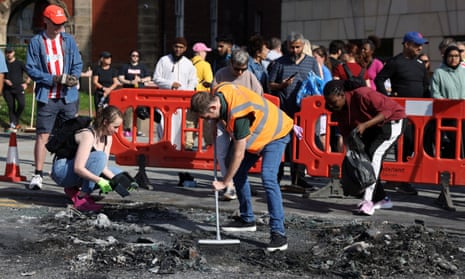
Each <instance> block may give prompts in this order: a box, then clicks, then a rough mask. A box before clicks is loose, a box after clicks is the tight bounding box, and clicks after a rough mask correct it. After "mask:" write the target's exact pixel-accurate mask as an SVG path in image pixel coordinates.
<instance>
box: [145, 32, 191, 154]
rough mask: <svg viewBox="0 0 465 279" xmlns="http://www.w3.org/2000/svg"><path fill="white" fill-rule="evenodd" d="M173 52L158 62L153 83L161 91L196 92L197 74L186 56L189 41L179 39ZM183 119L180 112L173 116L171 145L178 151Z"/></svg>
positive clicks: (159, 131)
mask: <svg viewBox="0 0 465 279" xmlns="http://www.w3.org/2000/svg"><path fill="white" fill-rule="evenodd" d="M172 47H173V50H172V51H171V53H170V54H167V55H165V56H163V57H161V58H160V60H158V63H157V65H156V66H155V71H154V73H153V82H155V84H157V85H158V87H160V88H161V89H171V90H195V87H196V86H197V72H196V70H195V67H194V65H193V64H192V61H191V60H190V59H188V58H186V57H185V56H184V53H185V52H186V49H187V41H186V39H185V38H183V37H177V38H176V39H174V42H173V45H172ZM181 117H182V114H181V113H180V112H178V113H176V114H173V118H172V119H171V120H172V131H173V132H172V135H171V143H173V144H175V145H176V147H177V148H178V149H180V147H181V136H180V133H181V120H182V119H181ZM157 130H158V131H157V132H158V137H159V138H160V139H161V138H162V137H163V115H162V117H161V122H160V125H158V126H157Z"/></svg>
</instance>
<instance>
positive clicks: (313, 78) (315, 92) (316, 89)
mask: <svg viewBox="0 0 465 279" xmlns="http://www.w3.org/2000/svg"><path fill="white" fill-rule="evenodd" d="M323 88H324V81H323V79H321V78H320V77H319V76H318V75H317V74H315V72H313V71H310V72H309V73H308V75H307V78H306V79H305V80H304V81H303V82H302V85H301V86H300V89H299V92H297V98H296V103H297V105H298V106H300V103H301V102H302V99H303V98H305V97H308V96H321V95H323Z"/></svg>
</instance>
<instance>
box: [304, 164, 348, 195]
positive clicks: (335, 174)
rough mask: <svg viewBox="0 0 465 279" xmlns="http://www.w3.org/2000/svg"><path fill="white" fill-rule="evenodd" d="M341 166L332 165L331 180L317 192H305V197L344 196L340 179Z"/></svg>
mask: <svg viewBox="0 0 465 279" xmlns="http://www.w3.org/2000/svg"><path fill="white" fill-rule="evenodd" d="M339 173H340V169H339V166H337V165H334V166H331V171H330V180H329V182H328V183H327V184H326V185H325V186H323V187H322V188H321V189H319V190H317V191H315V192H305V193H303V195H302V197H303V198H344V191H343V189H342V184H341V181H340V180H339Z"/></svg>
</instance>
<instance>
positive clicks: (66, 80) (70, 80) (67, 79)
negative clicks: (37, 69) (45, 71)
mask: <svg viewBox="0 0 465 279" xmlns="http://www.w3.org/2000/svg"><path fill="white" fill-rule="evenodd" d="M53 80H54V81H55V82H56V83H59V84H63V85H66V86H68V87H73V86H76V85H77V84H78V82H79V81H78V78H77V77H76V76H73V75H68V74H62V75H61V76H55V77H54V78H53Z"/></svg>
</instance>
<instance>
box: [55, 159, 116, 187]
mask: <svg viewBox="0 0 465 279" xmlns="http://www.w3.org/2000/svg"><path fill="white" fill-rule="evenodd" d="M107 163H108V160H107V156H106V154H105V152H103V151H94V152H90V154H89V158H88V159H87V162H86V169H88V170H89V171H90V172H91V173H93V174H95V175H97V176H100V175H101V174H102V171H103V170H104V169H105V166H106V165H107ZM109 169H110V170H111V172H113V174H115V175H116V174H118V173H120V172H121V169H119V168H117V167H109ZM51 177H52V179H53V181H55V182H56V184H58V186H62V187H65V188H68V187H69V188H71V187H81V191H82V192H84V193H88V194H90V193H92V192H93V191H94V189H95V182H94V181H90V180H87V179H83V178H82V177H80V176H79V175H77V174H76V173H75V172H74V159H70V160H68V159H66V158H63V159H59V160H55V162H54V163H53V166H52V174H51Z"/></svg>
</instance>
